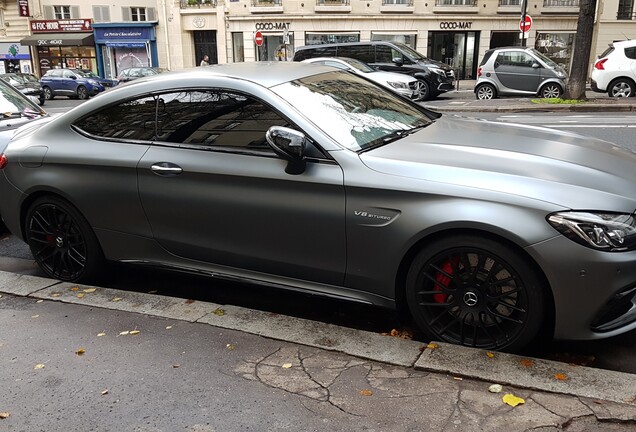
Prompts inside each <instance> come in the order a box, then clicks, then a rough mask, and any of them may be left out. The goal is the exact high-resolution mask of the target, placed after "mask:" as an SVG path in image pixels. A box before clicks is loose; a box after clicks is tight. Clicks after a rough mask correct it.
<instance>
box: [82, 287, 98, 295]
mask: <svg viewBox="0 0 636 432" xmlns="http://www.w3.org/2000/svg"><path fill="white" fill-rule="evenodd" d="M82 291H83V292H85V293H88V294H90V293H94V292H95V291H97V288H86V289H85V290H82Z"/></svg>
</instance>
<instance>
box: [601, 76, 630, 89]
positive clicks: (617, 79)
mask: <svg viewBox="0 0 636 432" xmlns="http://www.w3.org/2000/svg"><path fill="white" fill-rule="evenodd" d="M617 81H629V82H630V83H631V84H632V87H633V89H634V90H635V91H636V81H634V79H632V78H631V77H628V76H626V75H621V76H617V77H614V78H612V79H611V80H610V82H609V84H607V91H609V89H610V88H611V87H612V86H613V85H614V84H615V83H616V82H617Z"/></svg>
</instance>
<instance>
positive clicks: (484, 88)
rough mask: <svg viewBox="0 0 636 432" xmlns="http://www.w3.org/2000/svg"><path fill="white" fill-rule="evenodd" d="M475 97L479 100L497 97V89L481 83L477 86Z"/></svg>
mask: <svg viewBox="0 0 636 432" xmlns="http://www.w3.org/2000/svg"><path fill="white" fill-rule="evenodd" d="M475 97H476V98H477V99H479V100H489V99H495V98H497V89H495V87H494V86H493V85H490V84H482V85H480V86H479V87H477V90H476V91H475Z"/></svg>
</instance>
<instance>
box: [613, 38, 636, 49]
mask: <svg viewBox="0 0 636 432" xmlns="http://www.w3.org/2000/svg"><path fill="white" fill-rule="evenodd" d="M611 45H614V46H615V47H631V46H633V45H636V39H630V40H622V41H616V42H613V43H612V44H611Z"/></svg>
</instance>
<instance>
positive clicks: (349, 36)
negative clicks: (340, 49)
mask: <svg viewBox="0 0 636 432" xmlns="http://www.w3.org/2000/svg"><path fill="white" fill-rule="evenodd" d="M343 42H360V33H305V45H321V44H328V43H343Z"/></svg>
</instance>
